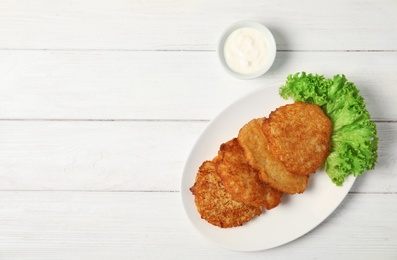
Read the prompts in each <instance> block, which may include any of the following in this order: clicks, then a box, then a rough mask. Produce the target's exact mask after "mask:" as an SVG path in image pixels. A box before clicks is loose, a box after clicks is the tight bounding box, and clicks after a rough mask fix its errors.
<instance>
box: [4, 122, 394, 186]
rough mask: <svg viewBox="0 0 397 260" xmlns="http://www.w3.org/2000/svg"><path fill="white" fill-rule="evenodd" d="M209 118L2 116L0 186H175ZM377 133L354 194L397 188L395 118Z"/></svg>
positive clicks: (379, 128)
mask: <svg viewBox="0 0 397 260" xmlns="http://www.w3.org/2000/svg"><path fill="white" fill-rule="evenodd" d="M206 124H207V122H184V121H182V122H164V121H148V122H145V121H142V122H140V121H131V122H114V121H103V122H96V121H89V122H81V121H73V122H70V121H62V122H57V121H0V147H1V149H0V180H1V181H0V190H90V191H98V190H103V191H179V189H180V178H181V174H182V169H183V166H184V163H185V160H186V159H187V156H188V153H189V151H190V149H191V148H192V147H193V144H194V142H195V141H196V140H197V138H198V136H199V134H200V132H201V131H202V130H203V129H204V127H205V126H206ZM378 132H379V136H380V147H379V162H378V165H377V167H376V170H374V171H372V172H367V173H365V174H364V175H363V176H361V177H359V179H358V180H357V183H356V184H355V185H354V187H353V189H352V191H353V192H360V193H366V192H378V193H384V192H387V193H390V192H391V193H393V192H397V165H396V153H395V152H394V147H396V145H397V137H396V135H395V133H396V132H397V123H378ZM236 135H237V133H236ZM219 145H220V144H219ZM213 156H215V154H209V155H208V158H209V159H211V158H212V157H213Z"/></svg>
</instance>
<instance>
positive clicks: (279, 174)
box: [238, 118, 309, 194]
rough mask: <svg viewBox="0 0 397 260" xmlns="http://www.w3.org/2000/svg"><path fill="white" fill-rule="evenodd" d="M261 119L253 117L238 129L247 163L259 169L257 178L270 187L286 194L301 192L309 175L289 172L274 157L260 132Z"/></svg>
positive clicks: (239, 139)
mask: <svg viewBox="0 0 397 260" xmlns="http://www.w3.org/2000/svg"><path fill="white" fill-rule="evenodd" d="M263 121H264V119H263V118H259V119H253V120H251V121H250V122H248V123H247V124H246V125H244V126H243V127H242V128H241V129H240V131H239V134H238V142H239V143H240V145H241V147H243V150H244V154H245V157H246V159H247V161H248V163H249V164H250V165H251V167H253V168H254V169H256V170H258V171H259V178H260V179H261V180H262V181H263V182H265V183H266V184H268V185H269V186H271V187H272V188H274V189H277V190H279V191H282V192H284V193H288V194H295V193H302V192H303V191H304V190H305V189H306V186H307V182H308V180H309V177H308V176H302V175H297V174H293V173H291V172H289V171H288V170H287V169H286V168H285V166H284V165H283V164H282V163H281V162H280V161H278V160H276V159H275V158H274V156H273V154H272V152H271V151H270V148H269V144H268V142H267V140H266V137H265V135H264V134H263V132H262V123H263Z"/></svg>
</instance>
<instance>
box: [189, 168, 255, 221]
mask: <svg viewBox="0 0 397 260" xmlns="http://www.w3.org/2000/svg"><path fill="white" fill-rule="evenodd" d="M190 191H191V192H192V194H193V195H194V202H195V204H196V207H197V210H198V212H199V214H200V215H201V218H202V219H205V220H206V221H207V222H209V223H211V224H212V225H215V226H218V227H221V228H230V227H236V226H241V225H243V224H244V223H246V222H248V221H250V220H251V219H253V218H254V217H255V216H259V215H261V214H262V208H261V207H254V206H249V205H246V204H244V203H241V202H237V201H235V200H233V198H232V196H231V195H230V194H229V193H228V192H226V190H225V188H224V186H223V184H222V182H221V179H220V177H219V176H218V174H217V173H216V169H215V165H214V163H213V162H212V161H205V162H203V164H202V165H201V166H200V168H199V171H198V173H197V175H196V182H195V183H194V185H193V187H191V188H190Z"/></svg>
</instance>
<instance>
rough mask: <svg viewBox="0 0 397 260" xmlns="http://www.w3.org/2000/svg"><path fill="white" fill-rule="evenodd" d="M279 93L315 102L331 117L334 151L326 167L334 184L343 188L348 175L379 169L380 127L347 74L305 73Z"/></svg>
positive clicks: (291, 77) (290, 78)
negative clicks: (376, 165) (331, 75)
mask: <svg viewBox="0 0 397 260" xmlns="http://www.w3.org/2000/svg"><path fill="white" fill-rule="evenodd" d="M279 93H280V96H281V97H283V98H284V99H288V98H293V99H294V101H302V102H307V103H314V104H316V105H318V106H320V107H321V108H322V109H323V111H324V113H325V114H326V115H327V116H328V117H329V118H330V120H331V122H332V126H333V131H332V135H331V149H330V154H329V156H328V157H327V159H326V161H325V164H324V168H325V171H326V172H327V174H328V176H329V177H330V178H331V180H332V182H333V183H335V184H336V185H338V186H340V185H342V184H343V182H344V180H345V178H346V177H347V176H349V175H351V174H353V175H354V176H357V175H359V174H362V173H363V172H365V171H366V170H371V169H374V168H375V164H376V162H377V159H378V139H379V138H378V135H377V130H376V124H375V123H374V122H373V121H371V118H370V114H369V113H368V110H367V109H366V103H365V100H364V98H363V97H362V96H360V92H359V90H358V88H357V87H356V86H355V85H354V83H352V82H349V81H348V80H347V79H346V77H345V75H335V76H334V77H333V79H329V78H325V77H324V76H322V75H317V74H316V75H313V74H307V73H305V72H301V73H296V74H291V75H288V77H287V80H286V83H285V85H283V86H281V87H280V90H279Z"/></svg>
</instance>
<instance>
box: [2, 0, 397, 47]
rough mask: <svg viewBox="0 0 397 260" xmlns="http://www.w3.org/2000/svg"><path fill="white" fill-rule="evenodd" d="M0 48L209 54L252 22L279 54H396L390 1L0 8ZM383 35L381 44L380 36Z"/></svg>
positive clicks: (22, 4)
mask: <svg viewBox="0 0 397 260" xmlns="http://www.w3.org/2000/svg"><path fill="white" fill-rule="evenodd" d="M0 5H1V8H0V34H1V35H2V40H1V42H0V48H2V49H104V50H215V48H216V43H217V40H218V38H219V35H220V33H221V32H222V31H223V30H224V29H225V28H226V27H227V26H228V25H229V24H231V23H233V22H235V21H236V20H243V19H248V20H256V21H259V22H262V23H264V24H265V25H267V26H268V27H269V28H270V29H271V30H272V31H273V33H274V35H275V37H276V41H277V45H278V48H279V49H281V50H396V49H397V47H396V46H397V34H396V33H395V32H396V30H397V17H396V15H395V13H396V10H397V3H396V2H395V1H388V0H382V1H370V0H365V1H359V2H357V1H344V0H336V1H327V2H321V3H319V2H316V1H310V0H304V1H299V2H295V1H286V0H283V1H279V0H273V1H266V2H264V1H250V2H248V3H247V2H242V1H239V0H232V1H230V0H221V1H215V2H214V1H210V0H204V1H182V2H181V1H175V0H168V1H163V0H153V1H150V2H147V1H142V0H134V1H124V0H113V1H94V0H90V1H84V2H81V1H77V0H68V1H61V0H56V1H50V0H45V1H34V2H32V1H29V0H18V1H12V0H8V1H7V0H2V1H1V2H0ZM379 35H381V36H382V37H379Z"/></svg>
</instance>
